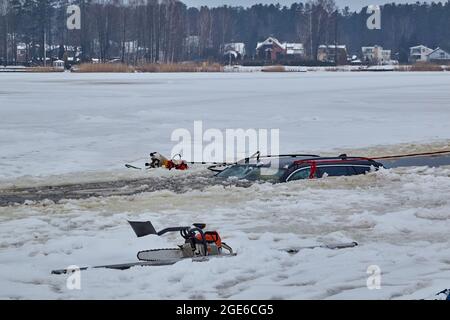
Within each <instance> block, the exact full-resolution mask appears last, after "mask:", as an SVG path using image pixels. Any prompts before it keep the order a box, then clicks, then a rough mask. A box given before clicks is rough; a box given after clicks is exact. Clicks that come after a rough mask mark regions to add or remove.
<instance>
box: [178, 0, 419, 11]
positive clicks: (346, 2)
mask: <svg viewBox="0 0 450 320" xmlns="http://www.w3.org/2000/svg"><path fill="white" fill-rule="evenodd" d="M416 1H417V0H336V3H337V5H338V6H339V7H340V8H344V7H345V6H348V7H350V9H352V10H360V9H361V8H362V7H364V6H366V5H369V4H385V3H391V2H395V3H415V2H416ZM182 2H184V3H185V4H187V5H188V6H190V7H199V6H202V5H207V6H209V7H214V6H220V5H225V4H226V5H232V6H239V5H240V6H243V7H247V6H251V5H253V4H255V3H264V4H270V3H277V2H279V3H280V4H281V5H287V6H289V5H290V4H292V3H294V2H306V0H305V1H302V0H298V1H295V0H182ZM421 2H427V1H423V0H422V1H421Z"/></svg>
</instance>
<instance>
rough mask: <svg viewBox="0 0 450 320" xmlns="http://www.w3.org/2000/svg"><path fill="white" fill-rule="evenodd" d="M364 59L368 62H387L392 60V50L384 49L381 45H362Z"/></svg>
mask: <svg viewBox="0 0 450 320" xmlns="http://www.w3.org/2000/svg"><path fill="white" fill-rule="evenodd" d="M361 51H362V57H363V61H364V62H365V63H367V64H378V65H380V64H381V65H382V64H387V63H390V61H391V50H384V49H383V47H381V46H377V45H375V46H373V47H362V48H361Z"/></svg>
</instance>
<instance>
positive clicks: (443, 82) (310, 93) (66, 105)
mask: <svg viewBox="0 0 450 320" xmlns="http://www.w3.org/2000/svg"><path fill="white" fill-rule="evenodd" d="M449 89H450V73H448V72H441V73H439V72H437V73H436V72H435V73H426V72H425V73H411V72H405V73H402V72H394V73H389V74H384V73H381V74H376V73H333V72H328V73H314V72H313V73H278V74H273V73H271V74H267V73H266V74H265V73H252V74H233V73H217V74H67V73H62V74H4V75H3V74H2V75H1V76H0V150H1V152H0V179H1V178H11V177H13V178H15V177H18V176H24V175H32V176H37V175H43V176H47V175H54V174H61V173H70V172H85V171H88V170H91V171H95V170H99V169H101V170H104V169H105V168H111V169H114V170H115V169H118V168H121V167H123V164H124V163H125V162H132V161H137V160H139V161H141V163H142V162H143V161H144V159H143V157H145V156H146V155H148V153H149V152H152V151H159V152H161V153H163V154H170V151H171V149H172V147H173V146H174V145H175V143H174V142H171V141H170V137H171V133H172V131H173V130H175V129H177V128H186V129H189V130H190V131H192V130H193V122H194V120H202V121H203V126H204V129H207V128H218V129H225V128H231V129H234V128H244V129H249V128H255V129H257V128H266V129H271V128H279V129H280V151H281V152H312V151H321V152H323V151H328V150H330V149H333V150H338V149H339V148H344V147H346V148H357V147H367V146H374V145H387V144H396V143H409V142H427V143H429V142H432V141H435V140H440V139H448V138H450V130H449V128H448V122H449V119H450V114H449V112H450V90H449ZM255 151H256V150H255ZM250 152H252V153H253V151H250ZM336 152H338V151H336Z"/></svg>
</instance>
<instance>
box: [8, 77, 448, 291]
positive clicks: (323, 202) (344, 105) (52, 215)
mask: <svg viewBox="0 0 450 320" xmlns="http://www.w3.org/2000/svg"><path fill="white" fill-rule="evenodd" d="M449 88H450V74H449V73H389V74H376V73H374V74H364V73H355V74H353V73H345V74H340V73H323V74H322V73H314V74H309V73H297V74H294V73H288V74H259V73H258V74H257V73H255V74H163V75H161V74H112V75H110V74H96V75H80V74H48V75H47V74H7V75H1V76H0V188H2V187H3V188H4V187H11V186H12V185H17V186H28V185H33V184H44V185H45V184H49V183H50V184H52V183H53V184H57V183H69V182H79V181H92V180H103V179H124V178H130V177H132V178H137V177H141V176H143V175H152V174H154V175H183V174H185V173H182V172H163V171H155V172H153V173H148V172H138V171H136V172H135V171H125V170H124V169H122V166H123V164H124V163H125V162H132V161H142V162H143V161H144V159H143V156H145V155H146V154H148V152H150V151H155V150H157V151H160V152H162V153H169V152H170V149H171V147H172V145H173V143H171V142H170V133H171V132H172V130H173V129H176V128H187V129H192V126H193V121H194V120H203V121H204V125H205V126H207V127H209V128H213V127H217V128H221V129H222V128H238V127H242V128H280V130H281V151H283V152H297V151H301V152H321V151H323V152H330V151H333V152H336V153H337V152H340V151H342V150H344V151H347V152H348V151H349V150H358V153H360V154H379V153H388V154H389V153H391V154H392V153H395V152H398V151H401V152H407V151H408V150H412V151H416V150H424V151H427V150H428V149H429V148H431V147H430V146H434V147H433V148H437V149H449V142H450V129H449V127H448V123H449V120H450V90H449ZM196 170H200V171H201V169H196ZM449 194H450V168H449V167H440V168H428V167H412V168H404V169H394V170H381V171H379V172H376V173H370V174H367V175H364V176H354V177H339V178H328V179H322V180H314V181H297V182H292V183H287V184H277V185H272V184H254V185H252V186H250V187H248V188H241V187H233V186H228V187H224V186H220V185H217V186H207V187H206V188H205V189H204V190H203V191H199V190H194V189H193V190H192V191H188V192H185V193H174V192H171V191H168V190H162V191H157V192H152V193H142V194H138V195H133V196H115V197H108V198H90V199H84V200H63V201H61V202H59V203H53V202H51V201H43V202H39V203H36V202H30V203H28V204H26V205H16V206H10V207H0V298H3V299H38V298H44V299H72V298H74V299H79V298H94V299H100V298H124V299H132V298H136V299H176V298H189V299H205V298H210V299H244V298H249V299H271V298H274V299H421V298H427V297H430V296H432V295H433V294H434V293H436V292H438V291H440V290H442V289H444V288H449V287H450V280H449V279H450V238H449V236H448V230H449V229H450V199H449V196H448V195H449ZM127 219H130V220H151V221H152V222H153V224H154V225H155V226H156V227H157V228H163V227H167V226H176V225H187V224H190V223H192V222H205V223H207V224H208V226H209V228H210V229H218V231H220V233H221V235H222V237H223V238H224V241H226V242H227V243H228V244H230V245H231V246H232V247H233V248H234V249H235V251H236V252H237V253H238V255H237V256H236V257H233V258H223V259H213V260H211V261H209V262H202V263H198V262H197V263H194V262H191V261H183V262H180V263H178V264H175V265H173V266H166V267H150V268H133V269H131V270H128V271H114V270H99V269H97V270H89V271H87V272H84V273H82V278H81V286H82V288H81V290H68V289H67V288H66V277H65V276H55V275H50V271H51V270H52V269H59V268H64V267H67V266H69V265H73V264H76V265H79V266H84V265H97V264H109V263H122V262H132V261H135V259H136V252H137V251H138V250H141V249H150V248H159V247H168V246H169V247H172V246H174V245H175V244H177V243H178V240H179V239H178V238H176V237H172V236H168V237H162V238H157V237H153V236H150V237H146V238H141V239H137V238H136V237H135V235H134V233H133V231H132V230H131V228H130V227H129V226H128V225H127V222H126V220H127ZM349 241H357V242H358V243H359V246H358V247H356V248H351V249H343V250H327V249H308V250H303V251H301V252H299V253H298V254H295V255H289V254H288V253H285V252H283V251H282V250H281V249H286V248H290V247H299V246H309V245H315V244H326V243H334V242H349ZM371 265H377V266H379V268H380V269H381V272H382V275H381V289H379V290H369V289H368V288H367V286H366V281H367V278H368V276H369V275H368V274H367V273H366V271H367V268H368V267H369V266H371Z"/></svg>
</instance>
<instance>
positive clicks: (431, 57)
mask: <svg viewBox="0 0 450 320" xmlns="http://www.w3.org/2000/svg"><path fill="white" fill-rule="evenodd" d="M427 60H428V61H430V62H437V63H448V62H450V53H448V52H447V51H444V50H443V49H441V48H439V47H438V48H436V49H434V50H433V51H431V52H430V53H429V54H428V56H427Z"/></svg>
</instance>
